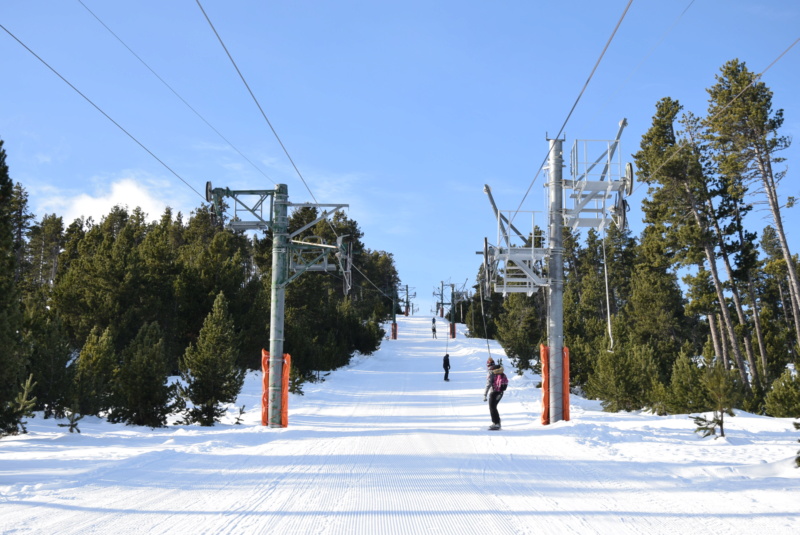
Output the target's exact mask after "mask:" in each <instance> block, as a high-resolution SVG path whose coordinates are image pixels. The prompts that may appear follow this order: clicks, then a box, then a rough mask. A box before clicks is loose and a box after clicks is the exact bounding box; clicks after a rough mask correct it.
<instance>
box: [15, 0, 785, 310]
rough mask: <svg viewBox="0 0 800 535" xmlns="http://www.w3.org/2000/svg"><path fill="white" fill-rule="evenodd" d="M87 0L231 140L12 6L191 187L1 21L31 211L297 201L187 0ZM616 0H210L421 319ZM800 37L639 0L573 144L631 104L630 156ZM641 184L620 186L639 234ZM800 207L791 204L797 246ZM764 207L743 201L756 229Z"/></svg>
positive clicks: (294, 144)
mask: <svg viewBox="0 0 800 535" xmlns="http://www.w3.org/2000/svg"><path fill="white" fill-rule="evenodd" d="M82 1H83V4H85V6H86V7H88V8H89V9H91V11H92V12H94V14H95V15H96V16H97V17H99V18H100V19H101V20H102V21H103V22H104V23H105V24H106V25H107V26H108V27H109V28H110V29H111V30H113V32H114V33H115V34H116V35H117V36H119V38H121V39H122V40H123V41H124V42H125V44H126V45H127V46H128V47H130V48H131V49H132V50H133V51H134V52H135V53H136V54H137V55H138V56H139V57H140V58H141V59H143V60H144V61H145V62H146V63H147V64H148V65H149V67H150V68H151V69H153V70H154V71H155V72H156V73H158V75H159V76H160V77H161V78H162V79H163V80H164V81H166V82H167V83H168V84H169V85H170V86H171V87H172V88H173V89H174V90H175V91H176V92H177V93H178V94H180V96H181V97H182V98H183V99H184V100H185V101H186V102H188V103H189V104H190V105H191V106H192V108H194V110H196V111H197V112H198V113H199V114H200V115H202V117H203V118H204V119H205V121H207V122H208V123H210V124H211V125H212V126H213V128H214V129H216V130H217V131H218V132H219V133H221V134H222V135H223V136H224V137H225V139H227V140H228V141H229V142H230V144H229V143H227V142H226V141H224V140H223V139H222V138H221V137H220V136H219V135H218V134H217V133H215V131H214V130H213V129H212V128H210V127H209V126H208V125H207V124H206V122H204V121H203V120H201V119H200V118H198V116H197V115H196V114H195V113H194V112H193V111H192V110H190V109H189V108H187V106H186V105H185V104H184V103H183V102H181V100H179V99H178V98H177V97H176V96H175V95H174V94H173V93H172V92H171V91H170V90H169V89H168V88H166V87H165V86H164V84H163V83H162V82H161V81H159V80H158V78H156V77H155V76H154V75H153V74H152V73H151V72H150V71H149V70H148V69H147V68H146V67H145V66H143V65H142V63H141V62H140V61H139V60H138V59H136V57H134V56H133V55H132V54H131V53H130V52H129V51H128V50H127V49H126V48H125V47H124V46H123V45H122V44H120V42H119V41H118V40H117V39H115V38H114V37H113V36H112V35H111V34H110V33H109V32H108V30H107V29H106V28H104V27H103V26H102V25H101V24H100V23H99V22H98V21H97V19H96V18H95V17H94V16H93V15H92V14H91V13H89V11H87V9H86V8H85V7H84V6H83V5H81V2H79V1H78V0H60V1H55V0H47V1H44V0H41V1H39V0H31V1H28V2H6V3H4V5H3V6H2V7H0V24H2V25H3V26H5V28H6V29H7V30H8V31H10V32H12V33H13V34H14V35H16V37H17V38H18V39H20V40H21V41H22V42H24V43H25V44H26V45H27V46H28V47H30V48H31V49H32V50H33V51H34V52H35V53H36V54H38V55H39V56H40V57H41V58H42V59H43V60H45V61H46V62H47V63H48V64H50V65H51V66H52V67H53V68H54V69H56V70H57V71H58V72H59V73H60V74H61V75H62V76H64V77H65V78H66V79H67V80H69V81H70V83H72V84H73V85H74V86H75V87H77V88H78V89H79V90H80V91H81V92H82V93H84V94H85V95H86V96H87V97H89V98H90V99H91V100H92V101H93V102H94V103H95V104H96V105H97V106H99V107H100V108H102V109H103V110H104V111H105V112H106V113H107V114H108V115H109V116H111V117H112V118H113V119H114V120H115V121H116V122H117V123H119V124H120V125H121V126H123V127H124V128H125V129H126V130H127V131H128V132H130V133H131V134H132V135H133V136H134V137H136V138H137V139H138V140H139V141H140V142H141V143H142V144H143V145H145V146H146V147H147V148H148V149H149V150H150V151H152V152H153V153H154V154H155V155H156V156H157V157H158V158H159V159H161V160H162V161H163V162H164V163H166V164H167V165H168V166H169V167H170V168H171V169H172V170H173V171H175V173H176V174H177V175H179V176H180V177H181V178H182V179H183V180H185V181H186V183H188V184H189V186H191V188H190V187H189V186H187V184H185V183H184V182H182V181H181V180H180V179H178V178H177V177H176V176H175V175H174V174H173V173H172V172H170V171H169V170H167V169H166V168H165V167H164V166H162V164H160V163H159V162H158V161H157V160H155V159H154V158H153V157H152V156H151V155H149V154H148V153H147V152H145V151H144V150H143V149H142V148H141V147H140V146H139V145H137V144H136V143H134V142H133V141H132V140H131V139H130V138H129V137H128V136H126V135H125V134H124V133H122V132H121V131H120V130H119V129H118V128H117V127H116V126H114V125H113V124H112V123H111V122H109V120H108V119H106V118H105V117H104V116H103V115H101V114H100V113H99V112H98V111H97V110H96V109H95V108H93V107H92V106H91V105H90V104H88V103H87V102H86V101H85V100H84V99H83V98H81V97H80V96H79V95H78V94H77V93H76V92H75V91H74V90H73V89H71V88H70V87H69V86H67V85H66V84H65V83H64V82H63V81H62V80H60V79H59V78H58V77H57V76H55V75H54V74H53V73H52V72H51V71H50V70H48V69H47V68H46V67H45V66H43V65H42V64H41V63H40V62H39V61H38V60H37V59H36V58H34V57H33V56H32V55H31V54H30V53H29V52H28V51H27V50H25V49H24V48H23V47H22V46H20V44H19V43H17V42H16V41H15V40H14V39H12V38H11V37H10V36H9V35H8V34H7V33H6V32H2V31H0V54H2V57H3V63H2V68H3V82H2V84H0V102H2V113H0V138H2V139H3V140H4V143H5V150H6V152H7V163H8V165H9V167H10V171H11V175H12V178H13V179H14V180H16V181H19V182H21V183H22V185H23V186H24V187H25V188H26V189H27V191H28V193H29V195H30V205H31V210H32V211H33V212H34V213H35V214H36V216H37V217H38V218H41V216H43V215H44V214H46V213H57V214H58V215H62V216H64V217H65V220H66V223H67V224H68V223H69V222H70V221H71V220H72V219H73V218H75V217H77V216H79V215H92V216H94V218H95V219H96V220H99V218H100V217H102V215H103V214H105V213H107V212H108V210H109V209H110V208H111V206H113V205H114V204H127V205H129V206H130V207H131V208H133V207H134V206H142V207H143V209H144V210H145V211H146V212H147V213H148V214H149V216H150V217H151V218H152V219H156V218H157V217H158V216H159V215H160V213H161V212H162V211H163V208H164V206H166V205H169V206H171V207H173V208H174V209H176V210H180V211H182V212H184V213H188V212H190V211H191V210H192V209H194V208H195V207H197V206H198V205H199V203H200V202H202V198H201V197H200V196H199V195H198V193H196V192H195V191H193V190H192V188H194V189H195V190H197V192H202V191H203V188H204V187H205V182H206V181H207V180H211V181H212V182H213V184H214V185H215V186H227V187H230V188H232V189H272V188H273V187H274V185H275V184H277V183H285V184H287V185H288V188H289V197H290V200H291V201H293V202H298V203H299V202H309V201H311V196H310V194H309V193H308V191H307V190H306V187H305V186H304V185H303V183H302V182H301V180H300V179H299V177H298V176H297V174H296V172H295V171H294V169H293V168H292V166H291V163H290V162H289V160H288V159H287V157H286V156H285V154H284V153H283V151H282V149H281V147H280V145H279V144H278V142H277V141H276V139H275V137H274V136H273V134H272V132H271V131H270V129H269V126H268V125H267V124H266V122H265V121H264V119H263V117H262V116H261V114H260V112H259V110H258V108H257V107H256V105H255V104H254V102H253V100H252V99H251V97H250V95H249V94H248V92H247V89H246V88H245V86H244V85H243V83H242V82H241V80H240V79H239V77H238V75H237V73H236V71H235V70H234V68H233V67H232V65H231V63H230V61H229V59H228V57H227V56H226V55H225V52H224V50H223V49H222V47H221V46H220V44H219V42H218V41H217V39H216V37H215V36H214V34H213V32H212V30H211V28H210V27H209V25H208V23H207V22H206V20H205V18H204V16H203V14H202V12H201V10H200V8H199V7H198V6H197V3H196V2H194V1H190V0H181V1H170V2H164V1H163V0H162V1H158V2H156V1H145V0H140V1H136V2H133V1H130V0H125V1H115V2H102V1H98V0H82ZM627 4H628V2H627V0H613V1H612V0H606V1H603V2H597V1H589V0H585V1H571V2H540V1H504V2H488V1H482V2H478V1H464V0H462V1H458V2H456V1H432V0H428V1H418V0H404V1H395V0H386V1H352V0H340V1H336V2H333V1H321V0H318V1H255V0H250V1H246V0H241V1H225V2H223V1H220V0H204V1H202V5H203V7H204V9H205V10H206V12H207V14H208V16H209V17H210V19H211V20H212V22H213V23H214V25H215V27H216V29H217V31H218V32H219V34H220V35H221V37H222V39H223V40H224V42H225V44H226V46H227V48H228V50H229V51H230V53H231V54H232V56H233V58H234V59H235V60H236V62H237V64H238V67H239V69H240V70H241V71H242V73H243V74H244V76H245V78H246V79H247V82H248V84H249V85H250V88H251V89H252V90H253V92H254V93H255V95H256V97H257V98H258V100H259V102H260V104H261V106H262V107H263V109H264V111H265V112H266V114H267V116H268V117H269V120H270V122H271V123H272V125H273V126H274V127H275V129H276V131H277V132H278V134H279V136H280V138H281V140H282V141H283V143H284V145H285V146H286V148H287V149H288V151H289V153H290V155H291V157H292V159H293V160H294V162H295V163H296V164H297V167H298V168H299V170H300V172H301V173H302V175H303V177H304V178H305V180H306V182H307V184H308V186H309V187H310V189H311V191H312V192H313V195H314V197H315V198H316V200H317V201H318V202H320V203H348V204H349V205H350V209H349V212H348V214H349V216H350V217H351V218H353V219H356V220H357V221H358V222H359V224H360V226H361V228H362V230H363V231H364V242H365V243H366V245H367V246H368V247H370V248H372V249H378V250H385V251H389V252H392V253H393V254H394V256H395V259H396V262H397V266H398V269H399V271H400V276H401V278H402V280H403V283H404V284H408V285H409V286H410V287H412V288H415V291H416V293H417V296H418V298H417V300H416V303H417V304H418V305H419V306H420V313H425V314H427V313H429V311H430V310H431V309H432V303H433V301H434V298H433V297H432V294H433V291H434V289H436V288H438V287H439V284H440V281H446V282H454V283H456V284H463V283H464V282H466V281H469V284H470V285H471V284H472V283H473V280H474V278H475V276H476V274H477V270H478V266H479V263H480V259H479V257H478V256H477V255H476V254H475V251H478V250H479V249H481V248H482V244H483V238H484V236H486V237H489V238H490V241H493V240H492V237H493V236H494V235H495V223H494V220H493V216H492V212H491V209H490V206H489V203H488V201H487V198H486V196H485V194H484V193H483V185H484V184H489V185H491V186H492V190H493V193H494V197H495V199H496V201H497V204H498V206H499V208H500V209H503V210H505V209H508V210H511V209H516V208H518V207H519V206H520V203H521V202H522V199H523V196H524V195H525V192H526V191H527V190H528V188H529V187H530V185H531V182H532V181H533V179H534V176H535V175H536V174H537V171H538V168H539V166H540V164H541V162H542V160H543V159H544V157H545V155H546V153H547V149H548V145H547V141H546V136H547V135H548V134H549V135H550V136H553V135H555V133H556V132H558V130H559V128H560V127H561V125H562V123H563V122H564V120H565V118H566V116H567V114H568V112H569V110H570V108H571V107H572V105H573V103H574V102H575V99H576V98H577V96H578V94H579V92H580V90H581V88H582V87H583V85H584V83H585V82H586V79H587V77H588V76H589V73H590V72H591V70H592V67H593V66H594V64H595V62H596V61H597V59H598V57H599V55H600V52H601V51H602V49H603V47H604V45H605V44H606V41H607V40H608V38H609V36H610V35H611V32H612V31H613V29H614V27H615V25H616V24H617V22H618V20H619V18H620V16H621V15H622V13H623V11H624V9H625V7H626V5H627ZM687 8H688V9H687ZM798 37H800V3H798V2H796V1H795V0H771V1H769V2H752V1H748V0H724V1H723V0H716V1H712V0H695V1H693V2H692V1H691V0H670V1H662V2H655V1H645V0H636V1H634V2H633V4H632V5H631V7H630V9H629V11H628V13H627V15H626V16H625V19H624V20H623V21H622V24H621V25H620V28H619V30H618V32H617V34H616V36H615V38H614V40H613V42H612V43H611V45H610V47H609V48H608V51H607V52H606V54H605V57H604V58H603V60H602V63H601V64H600V66H599V68H598V69H597V72H596V73H595V75H594V77H593V78H592V80H591V82H590V84H589V86H588V88H587V90H586V92H585V94H584V95H583V97H582V99H581V101H580V103H579V104H578V106H577V108H576V110H575V112H574V114H573V116H572V118H571V119H570V121H569V123H568V124H567V126H566V129H565V132H564V137H565V138H566V141H565V147H570V146H571V145H572V143H573V141H574V140H576V139H607V138H611V137H613V136H614V134H615V133H616V131H617V124H618V122H619V121H620V120H621V119H622V118H623V117H625V118H627V120H628V123H629V126H628V127H627V129H626V130H625V132H624V134H623V137H622V153H623V154H624V155H626V158H625V160H631V158H630V157H629V156H627V155H630V154H631V153H633V152H635V151H636V150H637V147H638V144H639V140H640V138H641V135H642V134H643V133H644V132H645V131H646V130H647V128H648V127H649V125H650V120H651V117H652V114H653V111H654V105H655V103H656V102H657V101H658V100H659V99H660V98H662V97H665V96H670V97H673V98H676V99H678V100H680V101H681V103H683V104H684V106H685V108H686V109H687V110H689V111H692V112H694V113H695V114H698V115H702V114H704V113H705V109H706V105H707V94H706V92H705V89H706V88H707V87H709V86H710V85H712V84H713V83H714V76H715V74H717V73H718V72H719V68H720V67H721V66H722V65H723V64H724V63H725V62H726V61H728V60H730V59H733V58H739V59H740V60H743V61H745V62H746V63H747V65H748V67H749V68H750V70H752V71H754V72H761V71H762V70H763V69H765V68H766V67H767V66H768V65H770V64H771V63H772V62H773V61H774V60H775V59H776V58H777V57H778V56H779V55H780V54H781V53H782V52H783V51H784V50H785V49H786V48H787V47H789V46H790V45H791V44H792V43H793V42H794V41H795V40H796V39H797V38H798ZM799 72H800V45H797V46H795V47H794V48H793V49H792V50H790V51H789V52H788V53H787V54H786V55H785V56H784V57H783V58H782V59H781V60H780V61H778V62H777V63H776V64H775V65H774V66H772V67H771V68H770V69H769V71H767V73H766V74H765V75H764V78H763V80H764V82H765V83H766V84H767V85H768V86H769V87H770V88H771V89H772V90H773V92H774V100H773V102H774V106H775V107H776V108H783V109H784V110H785V117H786V121H785V123H784V127H783V130H782V133H783V134H785V135H789V136H794V137H795V139H797V138H798V135H797V134H798V132H800V91H798V90H797V87H798V81H799V80H800V79H799V78H798V73H799ZM239 153H242V154H244V155H245V156H246V159H245V158H244V157H242V156H241V155H240V154H239ZM783 156H785V157H786V158H787V164H788V166H789V173H788V175H787V178H786V179H785V180H784V182H783V183H782V185H781V189H780V191H781V193H782V195H783V196H784V197H785V196H788V195H793V196H800V183H799V182H798V180H797V178H796V176H795V175H796V172H794V171H793V170H794V169H795V168H796V165H797V164H798V162H800V148H798V146H797V145H796V144H795V146H793V147H791V148H790V149H789V150H787V151H786V152H785V153H784V154H783ZM248 160H249V161H248ZM250 162H252V164H251V163H250ZM253 164H254V165H253ZM542 184H543V180H542V177H541V176H540V177H539V178H538V179H537V181H536V183H534V185H533V187H532V188H531V193H530V195H528V196H527V198H526V199H525V202H524V203H523V205H522V207H521V208H522V210H534V211H535V210H543V209H544V200H543V199H544V192H545V190H544V189H543V188H542ZM644 193H645V192H644V188H640V189H637V190H636V191H635V192H634V194H633V196H632V198H631V199H630V203H631V205H632V211H631V214H630V222H631V226H632V228H633V230H634V232H635V233H637V234H638V232H639V231H640V230H641V223H640V219H641V216H640V212H639V211H638V209H637V205H638V204H639V202H640V201H641V198H642V196H643V195H644ZM797 210H798V209H797V208H796V209H794V210H786V211H785V212H784V213H785V219H786V222H787V230H788V232H789V237H790V243H791V246H792V251H793V252H795V253H797V252H800V234H798V233H796V232H794V228H795V227H796V226H797V225H798V224H800V216H798V215H797V214H796V212H797ZM766 216H767V214H766V212H763V211H762V212H755V213H754V214H753V216H752V218H751V228H752V229H755V230H759V231H760V229H761V228H763V226H764V225H765V224H767V220H766V219H764V218H766ZM523 226H524V225H523Z"/></svg>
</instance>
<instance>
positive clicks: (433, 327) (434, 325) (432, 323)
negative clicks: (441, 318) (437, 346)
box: [431, 318, 436, 338]
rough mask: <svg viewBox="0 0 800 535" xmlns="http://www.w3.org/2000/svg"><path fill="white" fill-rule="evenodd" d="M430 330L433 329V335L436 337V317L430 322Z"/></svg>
mask: <svg viewBox="0 0 800 535" xmlns="http://www.w3.org/2000/svg"><path fill="white" fill-rule="evenodd" d="M431 331H433V337H434V338H436V318H433V321H432V322H431Z"/></svg>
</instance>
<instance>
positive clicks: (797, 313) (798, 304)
mask: <svg viewBox="0 0 800 535" xmlns="http://www.w3.org/2000/svg"><path fill="white" fill-rule="evenodd" d="M754 150H755V155H756V163H757V165H758V170H759V172H760V174H761V183H762V185H763V186H764V193H765V195H766V196H767V202H768V203H769V210H770V212H771V214H772V221H773V223H774V224H775V233H776V234H777V236H778V242H779V243H780V244H781V252H782V253H783V259H784V261H785V262H786V271H787V272H788V279H789V288H790V290H791V292H790V293H791V297H792V311H793V312H794V317H795V322H794V331H795V337H796V340H797V343H798V344H800V322H798V321H797V319H798V318H800V301H798V299H800V285H799V284H798V282H797V270H796V269H795V267H794V261H793V260H792V253H791V251H790V250H789V243H788V242H787V241H786V233H785V232H784V231H783V220H782V219H781V207H780V201H779V199H778V191H777V187H776V185H775V177H774V175H773V173H772V162H771V159H770V155H769V153H768V152H767V151H766V150H764V148H763V147H761V146H759V145H756V146H755V147H754Z"/></svg>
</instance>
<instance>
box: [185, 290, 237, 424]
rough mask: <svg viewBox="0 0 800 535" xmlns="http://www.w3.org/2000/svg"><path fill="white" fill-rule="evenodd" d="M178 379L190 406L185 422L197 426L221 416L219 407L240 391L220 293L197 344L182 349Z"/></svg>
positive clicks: (227, 316)
mask: <svg viewBox="0 0 800 535" xmlns="http://www.w3.org/2000/svg"><path fill="white" fill-rule="evenodd" d="M181 377H182V378H183V380H184V382H185V383H186V386H185V387H184V388H183V395H184V396H185V397H186V398H188V400H189V401H191V403H192V404H193V407H192V408H190V409H188V411H187V415H188V416H187V420H188V422H190V423H191V422H197V423H199V424H200V425H214V422H216V421H218V420H219V418H220V416H222V414H223V413H224V407H223V404H225V403H233V402H235V401H236V397H237V396H238V395H239V392H240V391H241V389H242V384H243V383H244V370H243V369H242V368H240V367H239V365H238V347H237V341H236V336H235V330H234V325H233V320H232V319H231V316H230V313H229V312H228V302H227V299H225V294H224V293H222V292H220V293H219V294H217V297H216V299H215V300H214V306H213V307H212V309H211V313H210V314H209V315H208V316H207V317H206V320H205V321H204V322H203V328H202V329H200V336H199V337H198V339H197V345H196V346H195V345H194V344H190V345H189V347H188V348H186V353H185V354H184V356H183V359H182V360H181Z"/></svg>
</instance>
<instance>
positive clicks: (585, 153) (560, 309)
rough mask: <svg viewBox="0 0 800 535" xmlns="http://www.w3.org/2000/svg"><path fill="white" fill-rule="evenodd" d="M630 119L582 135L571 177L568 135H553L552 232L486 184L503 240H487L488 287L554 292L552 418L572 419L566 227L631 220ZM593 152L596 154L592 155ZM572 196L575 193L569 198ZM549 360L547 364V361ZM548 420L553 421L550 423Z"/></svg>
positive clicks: (546, 354) (550, 304)
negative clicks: (612, 130)
mask: <svg viewBox="0 0 800 535" xmlns="http://www.w3.org/2000/svg"><path fill="white" fill-rule="evenodd" d="M627 124H628V123H627V121H626V120H625V119H623V120H622V121H620V123H619V130H618V131H617V135H616V137H615V138H614V139H613V140H579V141H575V143H574V145H573V147H572V151H571V153H570V161H569V162H570V176H571V178H570V179H566V180H565V179H563V176H562V171H563V167H564V159H563V140H562V139H548V143H549V144H550V152H549V156H548V160H547V167H546V168H545V171H546V174H547V180H546V182H545V187H546V188H547V189H548V196H547V201H548V202H547V205H548V206H547V233H545V232H544V230H542V229H540V228H539V227H537V226H536V221H535V218H534V215H535V213H534V212H524V213H525V214H529V216H530V218H531V231H530V233H529V234H527V235H525V234H523V233H522V232H520V231H519V230H518V229H517V227H515V226H514V219H515V217H516V216H518V215H519V214H522V213H523V212H520V211H514V212H505V213H504V212H501V211H499V210H498V209H497V206H496V204H495V201H494V198H493V197H492V190H491V188H490V187H489V186H488V185H486V186H484V192H485V193H486V194H487V195H488V196H489V202H490V203H491V206H492V210H493V212H494V215H495V219H496V220H497V242H496V243H497V245H490V244H489V241H488V239H486V238H484V244H483V251H482V252H481V251H479V252H478V254H483V268H484V269H483V277H484V278H483V281H481V283H482V284H483V287H484V289H485V293H487V294H488V293H489V292H491V291H495V292H499V293H502V294H503V295H504V296H505V295H507V294H509V293H526V294H527V295H529V296H530V295H533V293H535V292H536V291H538V289H539V288H545V289H546V290H547V328H548V336H547V338H548V346H549V347H548V348H546V349H547V351H544V349H545V348H543V351H542V356H543V363H542V364H543V370H542V373H543V375H545V377H546V383H547V384H546V385H544V386H545V391H546V392H547V393H548V394H549V395H548V396H547V397H548V398H549V401H548V402H547V406H545V407H543V416H544V415H547V418H544V417H543V422H544V423H550V422H558V421H561V420H564V419H569V417H568V414H569V374H568V369H565V365H564V364H565V355H566V350H565V346H564V300H563V295H564V259H563V254H564V245H563V237H562V231H563V228H564V227H565V226H568V227H570V228H572V229H576V228H579V227H582V228H595V229H597V230H598V231H602V230H603V229H604V228H605V227H606V226H607V225H608V224H610V223H612V222H613V223H614V224H616V225H618V226H619V227H624V226H625V224H626V213H627V211H628V203H627V201H626V200H625V197H626V196H628V195H630V194H631V193H632V191H633V167H632V166H631V164H630V163H627V164H625V165H623V164H622V161H621V157H620V155H619V150H618V149H619V140H620V136H621V135H622V131H623V130H624V129H625V126H627ZM590 154H591V156H590ZM565 198H566V199H568V201H567V202H565ZM506 214H508V215H506ZM545 364H546V366H545ZM545 420H546V421H545Z"/></svg>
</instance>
